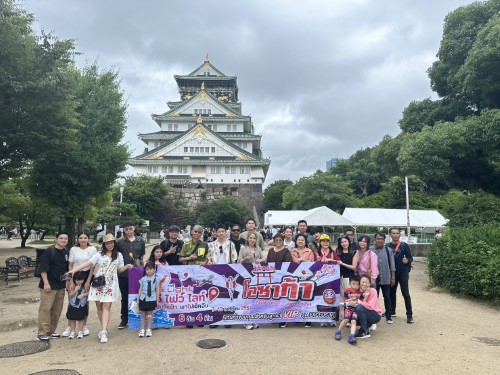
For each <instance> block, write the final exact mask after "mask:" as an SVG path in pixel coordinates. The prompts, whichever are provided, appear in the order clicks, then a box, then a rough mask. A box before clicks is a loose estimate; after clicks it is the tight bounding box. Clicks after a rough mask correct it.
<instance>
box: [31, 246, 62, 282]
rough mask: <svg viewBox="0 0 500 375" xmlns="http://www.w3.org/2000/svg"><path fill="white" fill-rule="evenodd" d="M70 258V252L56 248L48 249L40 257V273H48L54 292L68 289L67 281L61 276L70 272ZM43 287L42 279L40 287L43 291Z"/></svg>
mask: <svg viewBox="0 0 500 375" xmlns="http://www.w3.org/2000/svg"><path fill="white" fill-rule="evenodd" d="M52 248H54V250H52ZM52 254H54V255H52ZM68 257H69V254H68V250H66V249H61V250H60V249H57V248H55V246H50V247H48V248H47V249H45V251H44V252H43V253H42V255H41V256H40V272H47V280H48V281H49V284H50V288H51V289H52V290H59V289H64V288H66V281H64V280H61V276H62V275H64V274H65V273H66V272H68ZM43 286H44V283H43V279H42V278H41V277H40V282H39V283H38V287H39V288H40V289H43Z"/></svg>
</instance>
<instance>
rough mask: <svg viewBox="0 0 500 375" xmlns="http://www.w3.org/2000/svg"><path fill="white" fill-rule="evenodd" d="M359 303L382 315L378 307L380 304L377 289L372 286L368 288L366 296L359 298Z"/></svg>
mask: <svg viewBox="0 0 500 375" xmlns="http://www.w3.org/2000/svg"><path fill="white" fill-rule="evenodd" d="M359 304H360V305H361V306H364V307H366V308H367V309H368V310H372V311H375V312H376V313H377V314H379V315H380V316H382V309H381V308H380V304H379V303H378V296H377V291H376V290H375V289H374V288H370V293H369V294H368V297H366V296H365V297H364V298H363V299H362V300H359Z"/></svg>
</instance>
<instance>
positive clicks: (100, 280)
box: [92, 275, 106, 288]
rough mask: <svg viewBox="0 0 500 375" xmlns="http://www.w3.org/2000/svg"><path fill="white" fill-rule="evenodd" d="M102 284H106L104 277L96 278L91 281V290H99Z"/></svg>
mask: <svg viewBox="0 0 500 375" xmlns="http://www.w3.org/2000/svg"><path fill="white" fill-rule="evenodd" d="M104 284H106V277H105V276H104V275H101V276H97V277H94V278H93V279H92V287H93V288H99V287H101V286H104Z"/></svg>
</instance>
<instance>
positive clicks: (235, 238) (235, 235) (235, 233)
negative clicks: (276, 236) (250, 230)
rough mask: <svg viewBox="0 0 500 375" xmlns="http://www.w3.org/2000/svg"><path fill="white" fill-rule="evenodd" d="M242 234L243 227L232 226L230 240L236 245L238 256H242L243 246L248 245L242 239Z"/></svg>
mask: <svg viewBox="0 0 500 375" xmlns="http://www.w3.org/2000/svg"><path fill="white" fill-rule="evenodd" d="M240 233H241V227H240V226H239V225H238V224H233V225H231V236H230V237H229V239H230V240H231V242H232V243H234V246H235V247H236V253H237V254H238V256H239V255H240V248H241V246H245V244H246V241H245V240H244V239H243V238H240ZM262 250H264V249H262Z"/></svg>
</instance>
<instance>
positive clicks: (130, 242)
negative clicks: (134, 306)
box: [116, 220, 146, 329]
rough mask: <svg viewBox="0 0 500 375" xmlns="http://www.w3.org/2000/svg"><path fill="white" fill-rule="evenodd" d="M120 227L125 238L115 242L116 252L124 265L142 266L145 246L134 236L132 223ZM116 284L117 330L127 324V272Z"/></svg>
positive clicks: (122, 274)
mask: <svg viewBox="0 0 500 375" xmlns="http://www.w3.org/2000/svg"><path fill="white" fill-rule="evenodd" d="M121 227H122V228H123V232H124V234H125V236H123V237H122V238H120V239H119V240H118V241H116V246H117V247H118V251H119V252H120V253H121V254H122V255H123V261H124V264H125V265H127V264H133V265H138V266H142V265H143V264H144V263H143V257H144V254H146V244H145V243H144V240H143V239H142V238H141V237H138V236H136V235H135V223H134V222H133V221H130V220H127V221H125V222H124V223H123V224H122V225H121ZM118 283H119V284H120V294H121V299H122V305H121V310H120V312H121V322H120V324H119V325H118V329H123V328H125V327H126V326H127V324H128V270H126V271H125V272H122V273H120V274H119V275H118Z"/></svg>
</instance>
